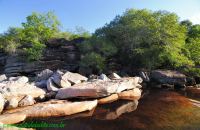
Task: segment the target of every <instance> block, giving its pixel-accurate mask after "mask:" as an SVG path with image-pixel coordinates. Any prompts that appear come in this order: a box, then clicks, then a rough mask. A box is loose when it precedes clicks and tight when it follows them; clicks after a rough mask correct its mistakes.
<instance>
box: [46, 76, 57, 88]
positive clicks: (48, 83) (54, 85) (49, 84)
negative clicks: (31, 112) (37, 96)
mask: <svg viewBox="0 0 200 130" xmlns="http://www.w3.org/2000/svg"><path fill="white" fill-rule="evenodd" d="M47 90H48V91H58V90H59V88H58V86H57V85H56V84H55V83H54V82H53V77H50V78H49V79H48V80H47Z"/></svg>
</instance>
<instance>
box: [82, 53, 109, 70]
mask: <svg viewBox="0 0 200 130" xmlns="http://www.w3.org/2000/svg"><path fill="white" fill-rule="evenodd" d="M80 67H82V68H85V69H91V70H92V71H93V72H94V73H100V72H102V71H103V69H104V67H105V59H104V58H103V57H102V56H101V55H99V54H97V53H95V52H91V53H88V54H86V55H85V56H84V57H83V58H82V59H81V62H80Z"/></svg>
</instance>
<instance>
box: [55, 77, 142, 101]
mask: <svg viewBox="0 0 200 130" xmlns="http://www.w3.org/2000/svg"><path fill="white" fill-rule="evenodd" d="M137 86H140V85H139V80H138V78H137V77H132V78H131V77H130V78H122V79H118V80H111V81H103V80H96V81H91V82H84V83H80V84H75V85H74V86H73V87H70V88H65V89H60V90H58V93H57V95H56V98H57V99H67V98H75V97H79V98H81V97H82V98H99V97H105V96H109V95H111V94H114V93H120V92H122V91H124V90H129V89H133V88H137Z"/></svg>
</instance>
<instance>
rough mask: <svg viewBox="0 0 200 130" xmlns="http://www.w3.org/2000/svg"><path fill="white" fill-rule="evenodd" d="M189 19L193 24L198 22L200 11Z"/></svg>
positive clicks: (199, 21)
mask: <svg viewBox="0 0 200 130" xmlns="http://www.w3.org/2000/svg"><path fill="white" fill-rule="evenodd" d="M189 20H190V21H192V23H193V24H200V13H198V14H195V15H193V16H192V17H190V18H189Z"/></svg>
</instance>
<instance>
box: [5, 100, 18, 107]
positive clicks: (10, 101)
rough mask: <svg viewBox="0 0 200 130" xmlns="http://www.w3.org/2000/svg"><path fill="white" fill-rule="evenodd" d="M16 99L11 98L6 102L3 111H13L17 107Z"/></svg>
mask: <svg viewBox="0 0 200 130" xmlns="http://www.w3.org/2000/svg"><path fill="white" fill-rule="evenodd" d="M18 102H19V101H18V99H17V98H16V97H13V98H11V99H10V100H8V101H7V102H6V106H5V109H13V108H17V107H18Z"/></svg>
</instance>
